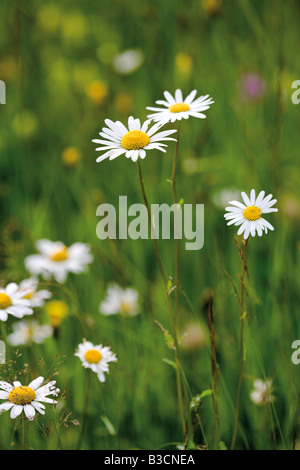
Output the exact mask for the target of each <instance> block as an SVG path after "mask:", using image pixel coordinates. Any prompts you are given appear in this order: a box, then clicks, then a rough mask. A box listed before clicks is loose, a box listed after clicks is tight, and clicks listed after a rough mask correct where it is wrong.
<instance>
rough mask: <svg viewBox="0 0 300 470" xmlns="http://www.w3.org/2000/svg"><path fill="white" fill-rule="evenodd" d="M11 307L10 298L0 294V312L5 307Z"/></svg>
mask: <svg viewBox="0 0 300 470" xmlns="http://www.w3.org/2000/svg"><path fill="white" fill-rule="evenodd" d="M10 306H11V298H10V297H9V296H8V295H7V294H4V292H0V310H4V309H5V308H7V307H10Z"/></svg>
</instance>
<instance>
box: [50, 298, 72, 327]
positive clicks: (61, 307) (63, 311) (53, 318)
mask: <svg viewBox="0 0 300 470" xmlns="http://www.w3.org/2000/svg"><path fill="white" fill-rule="evenodd" d="M45 309H46V313H47V315H48V318H49V322H50V325H51V326H53V328H58V327H59V326H60V324H61V322H62V321H63V319H64V318H65V316H66V315H67V314H68V313H69V308H68V306H67V304H66V303H65V302H64V301H63V300H50V301H49V302H47V304H46V306H45Z"/></svg>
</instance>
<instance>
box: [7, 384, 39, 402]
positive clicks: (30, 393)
mask: <svg viewBox="0 0 300 470" xmlns="http://www.w3.org/2000/svg"><path fill="white" fill-rule="evenodd" d="M35 396H36V395H35V391H34V390H33V389H32V388H31V387H24V386H23V385H21V386H20V387H15V388H13V389H12V390H11V391H10V392H9V394H8V400H9V401H10V402H11V403H14V404H15V405H28V403H31V402H32V401H33V400H34V399H35Z"/></svg>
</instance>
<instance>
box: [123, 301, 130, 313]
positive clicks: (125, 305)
mask: <svg viewBox="0 0 300 470" xmlns="http://www.w3.org/2000/svg"><path fill="white" fill-rule="evenodd" d="M131 309H132V304H131V302H124V301H122V302H121V312H122V313H124V314H126V313H129V312H130V311H131Z"/></svg>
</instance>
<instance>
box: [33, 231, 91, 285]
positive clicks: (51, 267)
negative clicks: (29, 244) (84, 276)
mask: <svg viewBox="0 0 300 470" xmlns="http://www.w3.org/2000/svg"><path fill="white" fill-rule="evenodd" d="M36 247H37V249H38V251H39V254H35V255H30V256H27V258H25V266H26V269H27V270H28V271H29V272H30V273H31V274H33V275H34V276H37V275H38V274H41V275H43V277H44V279H49V278H50V277H51V275H52V276H53V277H54V278H55V279H56V281H57V282H59V283H62V282H64V281H65V280H66V278H67V275H68V273H69V272H71V273H81V272H83V271H84V270H85V269H86V266H87V264H89V263H91V262H92V261H93V256H92V255H91V253H90V247H89V246H88V245H86V244H84V243H74V244H73V245H71V246H70V247H66V246H65V245H64V244H63V243H62V242H60V241H58V242H52V241H50V240H44V239H43V240H38V241H37V243H36Z"/></svg>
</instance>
